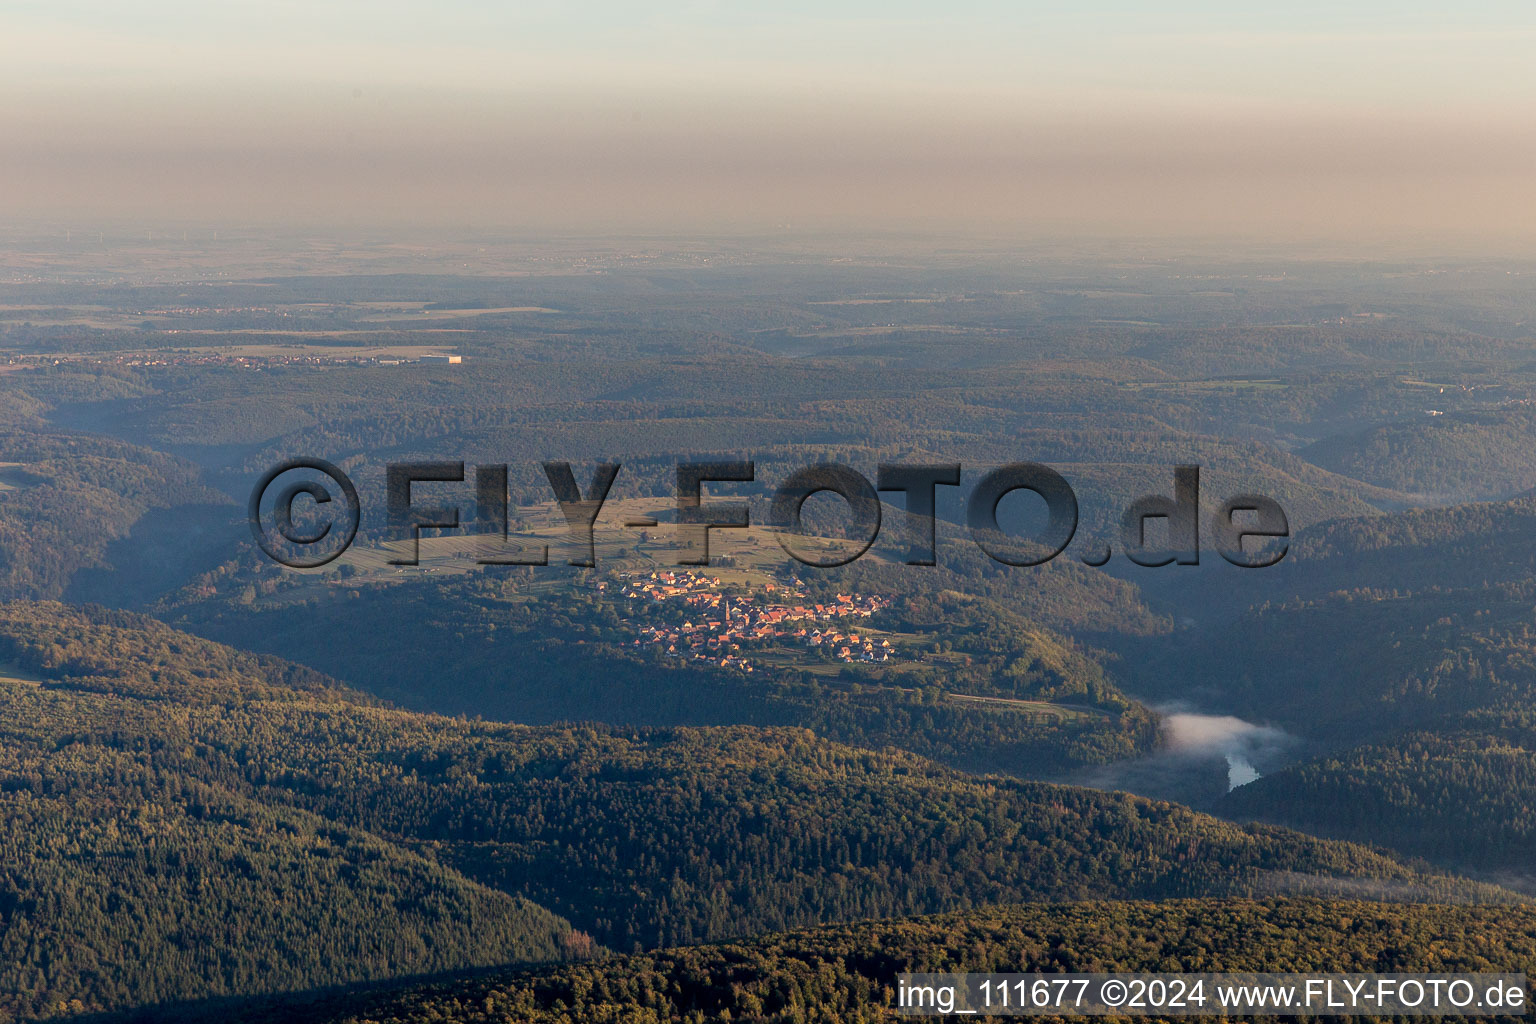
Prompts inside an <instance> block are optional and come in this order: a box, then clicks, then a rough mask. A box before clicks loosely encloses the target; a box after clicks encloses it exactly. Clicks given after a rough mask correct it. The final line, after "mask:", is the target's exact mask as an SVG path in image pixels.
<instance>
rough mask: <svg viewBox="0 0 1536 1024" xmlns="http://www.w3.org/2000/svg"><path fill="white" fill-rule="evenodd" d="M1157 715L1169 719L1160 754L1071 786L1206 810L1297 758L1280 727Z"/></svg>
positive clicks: (1184, 712) (1177, 709)
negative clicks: (1132, 795)
mask: <svg viewBox="0 0 1536 1024" xmlns="http://www.w3.org/2000/svg"><path fill="white" fill-rule="evenodd" d="M1156 710H1157V711H1159V712H1160V713H1161V714H1162V715H1163V733H1162V743H1161V745H1160V746H1159V748H1158V749H1157V750H1155V751H1154V752H1153V753H1151V754H1149V755H1147V756H1146V757H1141V758H1137V759H1136V760H1133V761H1125V762H1122V763H1120V764H1113V765H1105V766H1102V767H1097V768H1092V769H1088V770H1085V771H1083V772H1080V773H1077V774H1076V775H1074V776H1073V777H1072V778H1071V779H1070V781H1071V782H1073V783H1076V784H1077V785H1083V786H1092V787H1093V788H1095V789H1122V790H1128V791H1130V792H1132V793H1138V794H1141V795H1142V796H1149V797H1155V798H1157V799H1161V800H1176V801H1179V802H1181V803H1187V804H1192V805H1195V806H1200V805H1204V804H1209V803H1211V802H1213V801H1216V800H1219V799H1220V798H1221V797H1222V796H1224V795H1226V794H1227V793H1229V792H1231V791H1232V790H1234V789H1236V788H1237V787H1239V786H1245V785H1247V784H1248V783H1250V782H1253V781H1254V780H1256V779H1259V778H1261V777H1263V775H1264V773H1265V772H1267V771H1273V770H1274V769H1275V768H1277V767H1279V766H1280V765H1283V764H1285V763H1287V762H1288V761H1290V760H1292V759H1293V758H1294V757H1295V756H1296V754H1297V750H1296V748H1297V745H1298V742H1299V741H1298V740H1297V738H1296V737H1294V736H1292V735H1291V734H1289V733H1287V732H1286V731H1285V730H1283V729H1277V728H1275V727H1274V726H1270V725H1259V724H1257V723H1254V722H1248V721H1245V720H1243V719H1241V718H1237V717H1235V716H1233V715H1210V714H1201V713H1199V712H1195V711H1190V710H1188V709H1187V707H1186V706H1184V705H1175V706H1164V707H1159V708H1156Z"/></svg>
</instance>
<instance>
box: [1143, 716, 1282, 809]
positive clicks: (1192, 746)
mask: <svg viewBox="0 0 1536 1024" xmlns="http://www.w3.org/2000/svg"><path fill="white" fill-rule="evenodd" d="M1163 734H1164V736H1165V738H1166V741H1167V744H1168V747H1167V749H1168V750H1169V751H1170V752H1172V753H1174V754H1179V755H1184V756H1189V757H1197V758H1201V759H1209V758H1211V757H1214V756H1217V755H1219V756H1220V757H1221V758H1222V759H1223V760H1224V761H1225V762H1226V764H1227V791H1228V792H1231V791H1232V790H1234V789H1236V788H1237V787H1238V786H1246V785H1247V784H1248V783H1250V782H1253V781H1254V780H1255V779H1258V778H1260V777H1261V776H1262V775H1263V774H1264V773H1263V772H1262V771H1260V770H1259V768H1258V767H1256V765H1255V762H1258V763H1261V764H1266V765H1267V764H1270V763H1272V762H1273V761H1274V760H1275V757H1276V755H1280V754H1282V753H1283V752H1284V749H1285V748H1286V747H1288V746H1290V745H1291V743H1292V738H1291V736H1290V735H1289V734H1288V733H1286V732H1285V731H1283V730H1281V729H1276V728H1274V727H1273V726H1269V725H1255V724H1254V723H1252V722H1245V721H1243V720H1242V719H1241V718H1236V717H1234V716H1232V715H1200V714H1195V713H1193V712H1188V711H1180V712H1173V713H1169V714H1167V716H1166V717H1165V718H1164V719H1163Z"/></svg>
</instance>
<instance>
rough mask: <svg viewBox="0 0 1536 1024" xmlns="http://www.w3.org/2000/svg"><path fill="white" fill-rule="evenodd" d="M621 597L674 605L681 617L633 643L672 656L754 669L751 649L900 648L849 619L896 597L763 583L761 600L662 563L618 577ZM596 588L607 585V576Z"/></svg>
mask: <svg viewBox="0 0 1536 1024" xmlns="http://www.w3.org/2000/svg"><path fill="white" fill-rule="evenodd" d="M618 579H619V583H618V588H619V593H620V596H621V597H623V598H625V599H627V600H629V601H631V602H642V601H643V602H649V603H652V604H653V605H660V606H670V608H675V609H676V610H677V612H678V614H679V616H681V617H682V621H681V622H678V623H667V624H663V625H647V626H643V627H642V628H641V629H640V631H639V636H638V637H637V638H636V639H635V640H634V641H633V643H634V645H635V646H639V647H655V648H660V649H662V650H663V651H664V653H665V654H666V655H667V656H668V657H672V658H692V659H695V660H707V661H710V662H712V663H715V664H718V665H719V666H720V667H721V668H728V669H736V670H737V671H741V672H752V671H754V666H753V664H752V661H751V660H750V659H749V658H748V657H747V655H746V653H744V648H745V649H748V650H750V649H753V648H756V649H759V650H761V649H762V648H765V647H770V646H782V645H795V646H800V647H805V648H809V649H811V650H813V651H817V652H819V653H821V654H823V655H824V656H826V657H828V658H830V659H831V660H833V661H838V662H848V663H852V662H866V663H880V662H886V661H889V660H890V659H891V657H892V655H893V654H894V653H895V651H894V649H893V648H892V646H891V642H890V641H889V640H886V639H880V640H876V639H875V638H874V637H872V636H870V635H869V634H868V633H867V632H864V633H860V632H858V631H856V630H854V629H853V628H851V627H850V626H849V625H848V623H847V620H850V619H868V618H869V617H870V616H872V615H874V614H875V613H876V612H878V611H880V610H881V609H883V608H887V607H889V606H890V603H891V602H890V599H889V598H885V597H878V596H875V597H871V596H865V595H862V594H837V595H835V596H834V598H833V600H832V601H830V602H827V603H816V602H807V601H806V600H805V594H804V592H803V591H801V590H800V589H799V588H798V584H799V580H796V581H794V585H785V584H780V583H772V582H769V583H764V584H763V585H762V587H761V591H762V593H761V599H759V597H758V595H755V594H751V593H727V592H726V591H725V590H724V588H723V587H722V584H721V581H720V578H719V577H717V576H706V575H704V574H702V573H698V574H695V573H689V572H675V571H670V570H665V569H661V570H656V571H653V572H643V573H642V572H634V573H630V572H625V573H620V574H619V576H618ZM596 586H597V589H599V590H606V589H607V588H608V586H609V584H608V582H607V581H599V582H598V583H597V584H596Z"/></svg>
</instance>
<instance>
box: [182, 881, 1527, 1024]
mask: <svg viewBox="0 0 1536 1024" xmlns="http://www.w3.org/2000/svg"><path fill="white" fill-rule="evenodd" d="M1533 964H1536V919H1533V918H1532V915H1531V912H1530V911H1529V910H1526V909H1523V908H1522V909H1509V908H1499V907H1465V906H1463V907H1424V906H1405V905H1401V904H1382V903H1362V902H1354V901H1347V900H1340V901H1325V900H1311V899H1303V900H1297V899H1276V900H1264V901H1247V900H1173V901H1164V902H1160V903H1139V902H1120V903H1109V902H1085V903H1069V904H1057V905H1052V906H1041V905H1033V906H1003V907H990V908H987V909H984V910H972V911H964V912H959V913H953V914H946V915H942V916H938V917H921V918H909V919H904V920H900V919H898V920H887V921H878V922H868V923H860V924H855V925H848V926H842V927H832V928H820V929H815V930H811V931H802V932H794V933H790V934H781V935H769V936H763V937H761V938H758V939H754V940H752V941H749V942H742V943H731V944H727V945H709V946H694V947H688V948H682V949H667V950H660V951H656V952H652V953H641V954H635V955H631V956H625V957H616V958H613V959H604V960H597V961H592V962H587V963H582V964H577V965H570V966H561V967H555V968H548V969H543V970H536V971H535V970H528V971H516V972H512V971H492V972H484V973H478V974H474V975H466V976H463V977H460V978H454V979H438V980H433V981H428V982H423V983H418V984H412V985H408V986H403V987H396V988H389V987H382V988H379V989H374V990H361V991H352V992H348V993H346V994H345V995H339V994H331V995H325V994H320V995H316V996H312V997H308V998H303V999H292V1000H282V1001H274V1002H270V1003H261V1002H257V1003H247V1004H239V1003H234V1004H222V1005H219V1006H217V1007H198V1008H187V1009H186V1010H185V1011H184V1013H182V1014H177V1013H176V1012H174V1011H173V1012H171V1013H170V1014H169V1015H168V1016H167V1018H166V1019H168V1020H178V1019H184V1020H200V1019H205V1018H211V1017H213V1016H217V1017H218V1018H219V1019H222V1020H228V1021H231V1022H238V1024H268V1022H276V1021H302V1022H308V1024H426V1022H434V1024H479V1022H490V1021H502V1020H518V1021H527V1022H530V1024H542V1022H549V1024H553V1022H555V1021H561V1022H579V1024H621V1022H622V1024H629V1022H655V1024H660V1022H663V1021H693V1022H703V1021H726V1020H738V1021H739V1020H751V1021H762V1022H773V1024H810V1022H818V1024H854V1022H861V1024H862V1022H872V1021H888V1020H893V1019H898V1018H896V1016H895V1014H894V1013H893V1010H892V1007H893V1006H894V1005H895V992H896V978H897V975H899V974H902V973H905V972H950V971H953V972H963V971H969V972H986V971H997V972H1017V973H1042V974H1044V973H1064V972H1082V973H1089V972H1117V971H1148V970H1155V971H1188V972H1212V973H1218V972H1237V971H1274V972H1304V971H1328V972H1341V971H1358V972H1382V973H1388V972H1394V971H1406V970H1421V971H1443V972H1476V971H1484V972H1497V971H1526V972H1529V971H1530V970H1531V968H1532V965H1533ZM1047 1019H1049V1018H1047ZM1136 1019H1138V1020H1156V1019H1158V1018H1156V1017H1138V1018H1136ZM1174 1019H1187V1018H1174ZM1233 1019H1245V1018H1233ZM1258 1019H1261V1020H1262V1019H1273V1018H1258ZM1415 1019H1419V1020H1436V1019H1455V1018H1435V1017H1421V1018H1415Z"/></svg>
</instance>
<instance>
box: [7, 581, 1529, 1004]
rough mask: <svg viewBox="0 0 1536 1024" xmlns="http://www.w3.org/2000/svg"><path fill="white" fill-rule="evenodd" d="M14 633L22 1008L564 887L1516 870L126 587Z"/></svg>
mask: <svg viewBox="0 0 1536 1024" xmlns="http://www.w3.org/2000/svg"><path fill="white" fill-rule="evenodd" d="M0 644H3V645H4V649H5V650H7V651H8V652H11V654H12V655H14V656H15V657H16V659H17V662H18V664H16V665H15V666H14V667H12V668H8V669H7V670H6V672H5V673H4V675H5V676H6V677H5V678H3V679H0V819H3V820H4V821H5V822H6V829H5V832H4V838H3V842H4V851H3V856H4V861H3V863H4V865H5V867H4V874H3V875H0V913H3V915H4V920H5V928H4V932H3V936H0V949H3V953H4V957H3V961H0V1008H3V1010H4V1012H5V1013H8V1014H11V1015H13V1016H19V1017H29V1016H35V1015H50V1014H57V1013H62V1012H67V1011H71V1010H79V1009H87V1010H104V1009H114V1008H124V1007H128V1006H131V1005H135V1004H141V1003H145V1002H163V1001H175V1000H183V999H195V998H201V997H207V996H216V995H241V994H254V993H261V992H272V991H282V990H290V989H303V988H309V987H314V986H317V985H326V984H334V983H341V982H354V981H359V980H366V979H380V978H387V977H400V976H405V975H411V974H419V973H422V972H430V971H443V970H451V969H460V968H465V967H471V966H475V965H487V964H493V963H502V962H508V961H528V960H543V959H549V958H556V957H563V956H573V955H580V954H582V953H584V952H586V951H587V950H589V949H590V942H589V941H588V940H587V939H586V938H585V936H584V935H583V934H581V933H578V932H576V931H573V930H572V927H571V925H570V924H567V923H565V921H563V920H561V919H560V918H558V917H556V916H554V914H552V913H551V912H550V911H551V910H553V911H555V912H556V913H559V914H560V915H561V916H562V917H564V918H566V919H568V920H569V921H571V922H572V923H573V924H574V925H575V927H576V928H577V929H580V930H581V932H584V933H587V934H590V935H591V936H592V937H593V938H595V939H596V940H598V941H599V942H601V943H604V944H607V945H610V946H612V947H616V948H620V949H631V948H635V947H650V946H659V945H666V944H673V943H678V942H692V941H700V940H714V939H725V938H731V937H738V936H744V935H749V934H754V933H761V932H765V931H771V930H781V929H787V928H793V927H800V926H804V925H810V924H818V923H835V922H840V921H850V920H859V919H866V918H871V917H880V916H892V915H900V914H910V913H929V912H933V911H940V910H949V909H959V908H966V907H974V906H978V905H981V904H986V903H997V902H1003V901H1010V900H1017V899H1019V898H1041V899H1046V898H1064V897H1072V898H1085V897H1090V896H1093V897H1105V896H1113V897H1160V896H1190V895H1202V894H1212V893H1221V894H1239V895H1241V894H1254V893H1274V892H1286V891H1301V892H1314V893H1315V892H1325V893H1350V892H1369V893H1373V894H1381V895H1385V896H1403V897H1415V898H1427V899H1428V898H1443V899H1450V900H1468V899H1477V900H1512V899H1514V897H1513V896H1512V894H1509V893H1507V892H1504V891H1502V890H1498V889H1494V888H1492V887H1487V886H1478V885H1474V884H1470V883H1466V882H1462V881H1458V880H1455V879H1451V878H1446V877H1444V876H1435V875H1430V874H1426V873H1424V872H1422V871H1420V870H1417V869H1415V868H1412V867H1409V866H1405V865H1404V864H1402V863H1399V862H1396V861H1393V860H1391V859H1389V858H1386V857H1383V856H1381V855H1379V854H1376V853H1372V852H1370V851H1368V850H1366V849H1364V848H1362V847H1359V846H1353V845H1349V844H1344V843H1334V842H1325V841H1320V840H1315V839H1312V838H1310V837H1307V836H1303V835H1300V834H1298V833H1294V832H1290V831H1287V830H1285V829H1280V828H1273V827H1247V828H1244V827H1237V826H1233V825H1229V824H1225V823H1223V822H1220V821H1217V820H1215V819H1213V818H1208V817H1205V816H1202V815H1198V814H1195V813H1192V812H1190V811H1188V810H1186V809H1184V808H1180V807H1177V806H1174V805H1169V804H1160V803H1154V802H1151V801H1147V800H1142V799H1138V798H1134V797H1129V796H1125V795H1123V794H1104V793H1098V792H1093V791H1088V790H1081V789H1072V788H1067V787H1059V786H1048V785H1042V784H1030V783H1022V782H1016V781H1010V780H1003V779H995V778H993V779H987V778H983V779H976V778H972V777H968V776H965V775H962V774H959V773H957V772H954V771H951V770H948V769H945V768H942V767H939V766H937V765H935V764H934V763H932V762H929V761H925V760H922V759H920V758H918V757H915V756H912V755H905V754H895V753H874V752H869V751H860V750H855V749H851V748H848V747H843V746H839V745H836V744H832V743H828V742H825V741H822V740H819V739H817V738H816V737H815V736H814V735H813V734H811V733H809V732H807V731H804V730H794V729H789V730H758V729H747V728H733V729H703V730H696V729H695V730H690V729H676V730H649V731H648V730H625V731H619V730H611V729H598V728H576V727H564V726H552V727H543V728H533V727H526V726H513V725H502V724H493V723H483V722H471V721H465V720H454V719H446V718H441V717H436V716H430V715H423V714H417V713H412V712H406V711H398V710H393V709H389V708H384V707H379V706H376V705H375V706H370V705H367V704H363V703H359V702H355V701H352V700H350V699H348V694H347V693H346V692H345V691H343V690H339V689H335V688H332V687H327V686H324V685H323V683H322V681H319V680H315V679H313V678H311V677H307V676H305V675H304V673H303V672H302V670H299V669H295V668H291V667H284V666H281V665H279V664H277V663H275V662H269V661H261V660H258V659H253V658H249V657H248V656H245V655H241V654H239V653H238V652H233V651H230V650H229V649H227V648H221V647H219V646H218V645H214V644H209V643H207V642H206V641H199V640H196V639H195V638H192V637H188V636H185V635H183V634H178V633H175V632H174V631H171V630H168V629H166V628H165V627H160V626H155V625H153V624H151V623H148V622H145V621H144V620H139V619H134V618H131V617H124V616H121V615H119V614H117V613H108V612H102V611H98V610H89V609H69V608H65V607H61V606H58V605H49V604H13V605H8V606H4V607H3V609H0ZM55 655H56V656H55ZM113 663H116V664H120V665H122V666H124V667H123V670H122V672H121V673H119V675H118V676H116V677H115V678H114V677H113V676H112V675H111V674H110V673H103V672H101V671H99V670H100V669H101V668H102V667H103V666H107V665H109V664H113ZM285 673H291V674H292V675H293V676H294V677H295V678H296V679H298V680H299V681H300V682H301V683H304V682H306V681H307V682H308V683H310V684H312V685H311V686H310V689H308V690H306V691H301V690H295V689H293V688H292V687H286V686H285V685H284V684H283V683H282V678H283V677H284V674H285ZM530 900H531V901H532V902H530ZM536 904H537V905H536ZM546 907H547V908H549V909H548V910H546V909H542V908H546Z"/></svg>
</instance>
